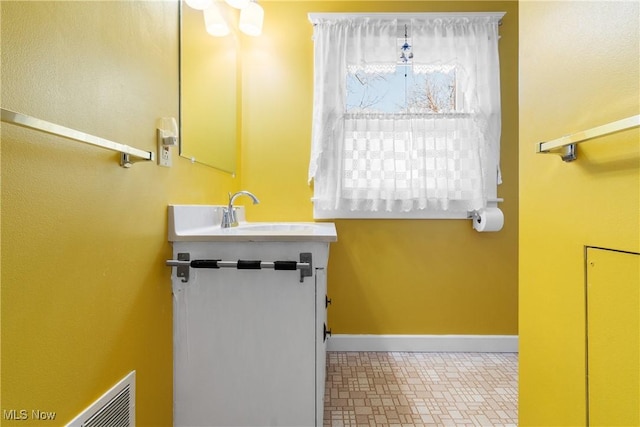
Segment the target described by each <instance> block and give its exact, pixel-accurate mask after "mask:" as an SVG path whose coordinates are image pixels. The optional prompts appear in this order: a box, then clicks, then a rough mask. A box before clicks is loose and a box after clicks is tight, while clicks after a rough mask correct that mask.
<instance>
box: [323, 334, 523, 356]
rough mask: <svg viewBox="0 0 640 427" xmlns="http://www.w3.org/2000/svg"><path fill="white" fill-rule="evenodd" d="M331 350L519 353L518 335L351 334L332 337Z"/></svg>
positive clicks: (329, 341)
mask: <svg viewBox="0 0 640 427" xmlns="http://www.w3.org/2000/svg"><path fill="white" fill-rule="evenodd" d="M327 351H406V352H442V353H454V352H461V353H517V352H518V336H517V335H349V334H343V335H342V334H336V335H333V336H331V337H329V338H328V342H327Z"/></svg>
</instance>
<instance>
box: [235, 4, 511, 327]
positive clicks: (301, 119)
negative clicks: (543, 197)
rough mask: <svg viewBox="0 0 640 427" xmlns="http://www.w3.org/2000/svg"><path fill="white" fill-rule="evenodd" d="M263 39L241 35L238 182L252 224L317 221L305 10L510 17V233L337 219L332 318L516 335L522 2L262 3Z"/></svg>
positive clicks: (505, 188)
mask: <svg viewBox="0 0 640 427" xmlns="http://www.w3.org/2000/svg"><path fill="white" fill-rule="evenodd" d="M262 5H263V7H264V9H265V22H264V32H263V35H262V36H261V37H259V38H249V37H243V38H242V40H241V44H242V48H243V50H242V62H243V70H242V71H243V79H242V92H243V99H242V136H241V138H242V139H241V145H242V150H241V162H242V163H241V164H242V169H241V186H242V187H243V188H245V189H247V190H250V191H253V192H255V194H256V195H257V196H258V197H259V198H260V200H261V203H260V204H259V205H256V206H247V216H248V219H249V220H252V221H256V220H288V221H291V220H312V204H311V202H310V198H311V196H312V191H311V189H310V187H309V186H308V184H307V168H308V162H309V151H310V136H311V113H312V98H313V42H312V40H311V36H312V32H313V28H312V25H311V23H310V22H309V20H308V18H307V14H308V13H309V12H347V11H348V12H357V11H371V12H375V11H395V12H408V11H506V12H507V14H506V16H505V18H504V23H503V25H502V26H501V27H500V33H501V34H502V39H501V41H500V53H501V76H502V77H501V79H502V109H503V132H502V170H503V175H504V182H505V183H504V184H503V185H502V186H501V187H500V188H499V190H498V192H499V196H501V197H504V198H505V203H504V204H502V206H501V207H502V209H503V211H504V213H505V217H506V219H505V227H504V229H503V231H502V232H500V233H485V234H480V233H476V232H475V231H473V230H472V228H471V222H470V221H462V220H448V221H444V220H422V221H420V220H417V221H416V220H339V221H335V223H336V226H337V230H338V242H337V243H336V244H332V246H331V257H330V261H329V270H328V271H329V274H328V281H329V283H328V286H329V293H330V296H331V297H332V298H333V305H332V306H331V308H330V310H329V323H330V324H331V326H332V329H333V332H334V333H341V334H345V333H346V334H517V252H518V249H517V236H518V194H517V189H518V166H517V150H518V147H517V137H518V124H517V118H518V89H517V84H518V83H517V81H518V80H517V79H518V74H517V66H518V58H517V56H518V53H517V52H518V39H517V38H518V4H517V3H516V2H484V1H472V2H462V1H460V2H427V1H409V2H401V1H375V2H364V1H362V2H359V1H352V2H333V1H329V2H328V1H308V2H306V1H305V2H303V1H300V2H295V1H293V2H279V1H273V2H272V1H269V2H262Z"/></svg>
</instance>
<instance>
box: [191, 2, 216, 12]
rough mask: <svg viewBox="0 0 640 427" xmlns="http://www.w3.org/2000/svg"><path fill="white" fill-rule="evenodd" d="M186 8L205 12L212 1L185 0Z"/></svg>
mask: <svg viewBox="0 0 640 427" xmlns="http://www.w3.org/2000/svg"><path fill="white" fill-rule="evenodd" d="M186 2H187V6H189V7H191V8H193V9H197V10H205V9H207V8H208V7H209V6H211V5H212V4H213V0H186Z"/></svg>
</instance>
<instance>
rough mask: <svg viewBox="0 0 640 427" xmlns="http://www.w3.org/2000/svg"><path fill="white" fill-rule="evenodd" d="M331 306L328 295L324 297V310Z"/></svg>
mask: <svg viewBox="0 0 640 427" xmlns="http://www.w3.org/2000/svg"><path fill="white" fill-rule="evenodd" d="M330 305H331V299H330V298H329V296H328V295H325V296H324V308H327V307H329V306H330Z"/></svg>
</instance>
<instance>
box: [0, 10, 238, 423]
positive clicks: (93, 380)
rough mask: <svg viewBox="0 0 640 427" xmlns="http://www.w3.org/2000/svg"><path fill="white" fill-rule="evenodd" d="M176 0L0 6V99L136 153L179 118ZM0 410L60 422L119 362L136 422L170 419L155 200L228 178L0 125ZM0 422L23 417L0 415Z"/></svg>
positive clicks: (211, 187)
mask: <svg viewBox="0 0 640 427" xmlns="http://www.w3.org/2000/svg"><path fill="white" fill-rule="evenodd" d="M177 11H178V8H177V4H175V3H173V2H140V1H128V2H12V1H9V2H7V1H3V2H2V3H1V13H2V34H1V36H2V39H1V42H2V70H1V71H2V82H1V83H2V107H3V108H8V109H12V110H16V111H20V112H23V113H26V114H30V115H33V116H35V117H39V118H42V119H45V120H49V121H52V122H54V123H59V124H61V125H65V126H68V127H71V128H76V129H79V130H83V131H85V132H87V133H91V134H95V135H98V136H101V137H104V138H108V139H112V140H115V141H118V142H122V143H125V144H129V145H132V146H135V147H137V148H141V149H145V150H155V123H156V119H157V118H159V117H163V116H174V117H177V116H178V45H177V43H178V29H177V22H178V15H177ZM1 147H2V175H1V179H2V197H1V203H2V217H1V221H2V270H1V271H2V288H1V292H2V294H1V298H2V299H1V309H2V341H1V343H2V366H1V368H2V371H1V378H2V389H1V390H2V395H1V397H2V402H1V405H0V406H1V408H0V409H2V410H10V409H17V410H20V409H27V410H28V411H29V413H30V411H31V410H32V409H37V410H43V411H55V412H56V413H57V417H56V422H55V423H51V425H62V424H64V423H66V422H68V421H69V420H71V419H72V418H73V417H75V416H76V415H77V414H78V413H79V412H80V411H81V410H82V409H84V408H85V407H86V406H87V405H89V404H90V403H91V402H92V401H93V400H95V399H96V398H98V397H99V396H100V395H102V394H103V393H104V392H106V391H107V390H108V389H109V388H110V387H111V386H113V385H114V384H115V383H116V382H117V381H118V380H120V379H121V378H122V377H124V375H126V374H127V373H128V372H129V371H131V370H136V371H137V385H136V387H137V425H139V426H163V425H164V426H167V425H171V418H172V398H173V396H172V356H171V355H172V314H171V313H172V300H171V281H170V270H169V269H168V268H167V267H165V266H164V260H165V259H168V258H169V257H170V256H171V246H170V244H169V243H168V242H167V233H166V229H167V224H166V215H167V214H166V212H167V204H168V203H222V202H224V201H225V199H226V193H227V191H228V190H229V189H231V188H232V186H233V185H232V182H231V179H230V177H229V176H228V175H226V174H222V173H219V172H216V171H214V170H213V169H210V168H206V167H203V166H200V165H192V164H191V163H190V162H189V161H187V160H184V159H181V158H178V156H177V155H176V156H174V158H173V162H174V167H173V168H171V169H167V168H161V167H159V166H156V165H154V164H153V163H139V164H135V165H134V166H133V167H132V168H131V169H123V168H121V167H119V166H118V155H117V154H115V153H112V152H109V151H106V150H101V149H99V148H94V147H90V146H85V145H82V144H79V143H75V142H71V141H68V140H65V139H61V138H56V137H53V136H48V135H45V134H41V133H37V132H35V131H30V130H26V129H23V128H18V127H16V126H14V125H9V124H5V123H3V124H2V146H1ZM1 423H2V425H3V426H5V425H6V426H11V425H33V420H31V421H30V422H28V423H25V422H24V421H22V422H10V421H7V420H2V421H1Z"/></svg>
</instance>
